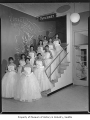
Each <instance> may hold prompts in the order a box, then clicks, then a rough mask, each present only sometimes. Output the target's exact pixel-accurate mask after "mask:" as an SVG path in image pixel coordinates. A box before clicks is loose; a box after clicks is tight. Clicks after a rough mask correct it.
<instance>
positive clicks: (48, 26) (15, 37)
mask: <svg viewBox="0 0 90 120" xmlns="http://www.w3.org/2000/svg"><path fill="white" fill-rule="evenodd" d="M0 18H1V55H2V57H1V61H2V63H3V61H5V60H6V61H7V60H8V57H10V56H12V57H14V54H15V53H16V49H17V48H20V51H22V49H23V45H22V41H23V37H24V38H25V37H26V38H27V39H28V43H30V41H31V38H32V39H36V40H37V39H38V36H39V35H46V31H50V36H53V35H54V34H55V26H56V24H55V21H47V22H39V21H38V20H37V19H36V18H35V17H32V16H30V15H27V14H25V13H22V12H19V11H17V10H14V9H11V8H8V7H5V6H3V5H0ZM4 63H5V62H4ZM4 63H3V65H2V70H3V72H2V74H3V73H4V71H5V66H4Z"/></svg>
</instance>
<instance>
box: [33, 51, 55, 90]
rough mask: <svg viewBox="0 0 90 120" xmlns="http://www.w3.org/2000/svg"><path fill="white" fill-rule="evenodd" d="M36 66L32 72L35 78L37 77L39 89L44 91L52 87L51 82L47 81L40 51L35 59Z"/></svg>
mask: <svg viewBox="0 0 90 120" xmlns="http://www.w3.org/2000/svg"><path fill="white" fill-rule="evenodd" d="M35 64H36V68H35V70H34V74H35V76H36V78H37V79H38V82H39V85H40V88H41V91H46V90H48V89H51V88H52V87H53V85H52V83H51V82H50V81H49V79H48V77H47V75H46V73H45V67H44V65H45V64H44V62H43V58H42V55H41V53H38V54H37V60H36V62H35Z"/></svg>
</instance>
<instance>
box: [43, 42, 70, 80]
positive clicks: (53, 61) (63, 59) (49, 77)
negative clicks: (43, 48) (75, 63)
mask: <svg viewBox="0 0 90 120" xmlns="http://www.w3.org/2000/svg"><path fill="white" fill-rule="evenodd" d="M67 46H68V44H67ZM67 46H66V47H67ZM66 47H65V48H66ZM63 51H64V49H62V51H60V52H59V53H58V55H57V56H56V57H55V58H54V59H53V60H52V62H51V63H50V64H49V65H48V66H47V67H46V69H45V73H46V71H47V69H48V68H49V67H50V76H49V77H48V75H47V73H46V75H47V77H48V78H50V80H51V75H52V74H53V73H54V72H55V70H56V69H57V67H58V66H59V65H60V64H61V62H62V61H63V60H64V58H65V57H66V56H67V54H68V53H66V54H65V56H64V58H63V59H62V60H61V61H60V62H59V64H58V65H57V66H56V68H55V69H54V70H53V71H52V73H51V65H52V64H53V62H54V61H55V60H56V59H57V58H58V57H59V56H60V54H61V53H62V52H63Z"/></svg>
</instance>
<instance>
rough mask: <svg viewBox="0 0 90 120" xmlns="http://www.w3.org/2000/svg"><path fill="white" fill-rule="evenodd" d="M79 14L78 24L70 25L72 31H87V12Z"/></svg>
mask: <svg viewBox="0 0 90 120" xmlns="http://www.w3.org/2000/svg"><path fill="white" fill-rule="evenodd" d="M79 14H80V21H79V22H78V23H72V29H73V30H74V31H80V30H82V31H84V30H88V17H89V11H87V12H82V13H79Z"/></svg>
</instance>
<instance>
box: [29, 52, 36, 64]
mask: <svg viewBox="0 0 90 120" xmlns="http://www.w3.org/2000/svg"><path fill="white" fill-rule="evenodd" d="M29 56H30V57H31V59H30V64H31V65H32V66H33V65H34V61H35V53H34V52H29Z"/></svg>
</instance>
